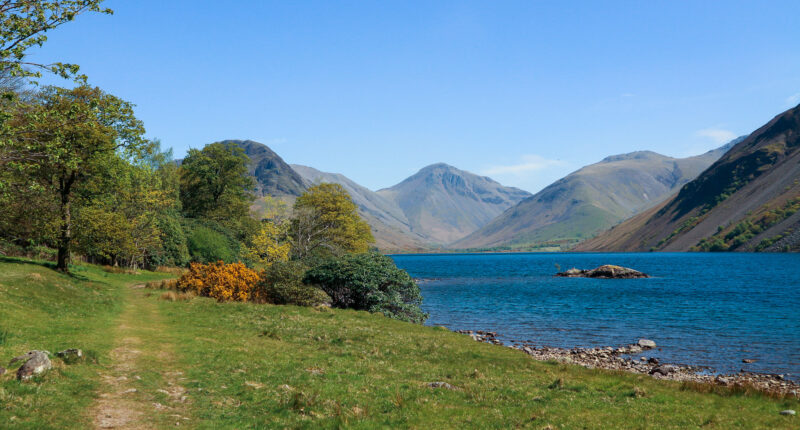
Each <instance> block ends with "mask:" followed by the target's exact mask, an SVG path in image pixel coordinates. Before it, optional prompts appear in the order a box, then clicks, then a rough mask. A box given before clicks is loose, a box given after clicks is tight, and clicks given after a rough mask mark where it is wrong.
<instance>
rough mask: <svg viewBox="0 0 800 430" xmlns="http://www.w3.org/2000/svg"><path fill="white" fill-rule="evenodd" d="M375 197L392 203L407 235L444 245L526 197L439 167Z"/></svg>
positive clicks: (483, 223) (477, 178)
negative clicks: (409, 232)
mask: <svg viewBox="0 0 800 430" xmlns="http://www.w3.org/2000/svg"><path fill="white" fill-rule="evenodd" d="M377 193H378V195H380V196H381V197H383V198H385V199H386V200H388V201H391V202H394V203H395V204H396V205H397V206H398V207H399V208H400V210H401V211H402V212H403V214H404V215H405V218H406V220H407V221H408V225H409V227H410V229H411V231H412V232H413V233H415V234H417V235H419V236H421V237H424V238H425V239H427V240H429V241H430V242H433V243H436V244H446V243H450V242H452V241H454V240H457V239H460V238H462V237H464V236H466V235H468V234H470V233H472V232H473V231H475V230H477V229H479V228H481V227H482V226H484V225H486V224H487V223H488V222H489V221H491V220H492V219H493V218H494V217H496V216H497V215H499V214H500V213H502V212H503V211H504V210H506V209H508V208H509V207H511V206H513V205H515V204H516V203H518V202H519V201H521V200H522V199H524V198H526V197H528V196H530V193H528V192H526V191H522V190H520V189H518V188H512V187H504V186H502V185H500V184H499V183H497V182H495V181H493V180H492V179H490V178H487V177H485V176H478V175H475V174H473V173H470V172H466V171H463V170H459V169H456V168H455V167H452V166H448V165H447V164H443V163H439V164H434V165H431V166H428V167H425V168H423V169H422V170H420V171H419V172H417V173H416V174H414V175H413V176H411V177H409V178H407V179H406V180H404V181H403V182H401V183H399V184H397V185H395V186H393V187H390V188H386V189H383V190H379V191H378V192H377Z"/></svg>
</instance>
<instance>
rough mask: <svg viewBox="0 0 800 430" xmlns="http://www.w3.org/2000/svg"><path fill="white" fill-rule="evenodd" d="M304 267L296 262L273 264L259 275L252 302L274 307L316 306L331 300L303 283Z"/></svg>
mask: <svg viewBox="0 0 800 430" xmlns="http://www.w3.org/2000/svg"><path fill="white" fill-rule="evenodd" d="M305 272H306V267H305V266H304V265H303V264H302V263H299V262H296V261H287V262H275V263H272V264H271V265H270V266H269V267H268V268H267V269H266V270H264V271H263V272H262V273H261V280H260V281H259V283H258V284H257V285H256V287H255V288H254V289H253V300H254V301H256V302H261V303H272V304H276V305H298V306H317V305H321V304H330V302H331V298H330V297H329V296H328V294H326V293H325V292H324V291H322V290H320V289H319V288H317V287H315V286H313V285H307V284H305V283H303V276H304V275H305Z"/></svg>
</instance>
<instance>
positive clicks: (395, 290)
mask: <svg viewBox="0 0 800 430" xmlns="http://www.w3.org/2000/svg"><path fill="white" fill-rule="evenodd" d="M303 280H304V281H305V283H306V284H312V285H319V287H320V288H321V289H322V290H323V291H325V292H326V293H328V295H329V296H330V297H331V299H332V303H331V304H332V306H334V307H339V308H352V309H359V310H366V311H370V312H381V313H383V314H384V315H386V316H387V317H390V318H395V319H399V320H403V321H410V322H414V323H419V324H421V323H422V322H424V321H425V319H426V318H427V315H426V314H425V313H424V312H422V310H421V309H420V304H422V296H421V295H420V291H419V286H418V285H417V284H416V283H415V282H414V280H413V279H411V276H409V275H408V273H407V272H406V271H405V270H401V269H398V268H397V266H395V264H394V261H393V260H392V259H391V258H389V257H386V256H384V255H380V254H377V253H368V254H348V255H344V256H343V257H340V258H338V259H335V260H330V261H328V262H326V263H323V264H321V265H319V266H317V267H315V268H313V269H311V270H309V271H308V272H306V275H305V277H304V279H303Z"/></svg>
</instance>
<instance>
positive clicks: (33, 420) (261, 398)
mask: <svg viewBox="0 0 800 430" xmlns="http://www.w3.org/2000/svg"><path fill="white" fill-rule="evenodd" d="M76 275H77V277H65V276H64V275H60V274H57V273H55V272H53V271H52V270H51V269H49V268H47V267H42V266H40V265H36V264H30V263H23V262H11V261H7V260H0V323H1V324H2V327H0V332H5V333H6V334H5V335H3V337H2V339H3V342H2V343H1V344H0V361H1V362H7V361H8V360H9V359H10V358H11V357H12V356H14V355H16V354H20V353H23V352H25V351H27V350H30V349H48V350H50V351H57V350H60V349H65V348H69V347H78V348H82V349H84V350H85V351H89V356H90V359H89V360H87V361H85V362H83V363H80V364H75V365H66V364H64V363H61V362H60V361H58V360H54V363H55V366H56V367H55V369H53V370H52V371H50V372H49V373H47V374H46V375H44V376H42V377H39V378H36V379H35V380H33V381H31V382H26V383H20V382H18V381H16V380H14V379H13V378H12V377H10V376H9V375H5V376H3V377H0V428H36V429H40V428H59V429H61V428H68V429H71V428H78V429H84V428H91V427H100V428H102V427H114V428H172V427H175V426H176V424H178V425H180V426H183V427H188V428H200V429H203V428H207V429H241V428H313V429H316V428H365V429H367V428H419V429H428V428H437V429H438V428H504V429H505V428H534V429H542V428H565V429H572V428H590V429H594V428H623V429H624V428H636V429H641V428H653V429H670V428H674V429H679V428H680V429H683V428H703V429H707V428H712V429H731V428H745V429H750V428H770V429H773V428H777V429H781V428H787V429H790V428H798V424H800V422H798V421H797V419H796V417H792V416H782V415H780V414H779V412H780V411H781V410H784V409H795V410H797V409H800V403H798V401H797V400H796V399H795V400H789V399H784V400H775V399H769V398H765V397H761V396H759V395H749V396H746V395H740V394H734V393H728V394H723V395H720V394H707V393H699V392H697V391H695V390H692V389H686V388H684V387H682V386H681V384H680V383H677V382H672V381H658V380H654V379H653V378H650V377H649V376H646V375H633V374H625V373H614V372H608V371H603V370H590V369H585V368H582V367H577V366H572V365H566V364H558V363H545V362H538V361H535V360H532V359H531V358H529V357H528V356H527V355H526V354H524V353H522V352H519V351H515V350H511V349H508V348H503V347H497V346H493V345H487V344H479V343H476V342H474V341H472V340H471V339H470V338H468V337H467V336H463V335H459V334H456V333H452V332H449V331H447V330H445V329H440V328H431V327H423V326H418V325H414V324H409V323H403V322H399V321H395V320H390V319H388V318H385V317H383V316H381V315H373V314H369V313H366V312H356V311H347V310H337V309H333V310H331V309H313V308H300V307H292V306H269V305H254V304H247V303H217V302H215V301H213V300H210V299H204V298H194V299H192V300H189V301H167V300H161V299H160V296H161V292H160V291H155V292H153V291H152V290H146V289H141V288H130V286H131V285H133V284H134V283H143V282H145V281H147V280H148V279H157V278H159V277H165V276H166V275H163V274H147V273H145V274H142V275H138V276H132V275H121V274H115V275H111V274H108V273H105V272H103V271H102V270H100V269H98V268H94V267H82V268H80V270H79V271H77V270H76ZM433 382H444V383H447V384H449V387H451V388H452V389H448V388H447V387H448V386H445V387H439V386H434V387H432V386H430V383H433Z"/></svg>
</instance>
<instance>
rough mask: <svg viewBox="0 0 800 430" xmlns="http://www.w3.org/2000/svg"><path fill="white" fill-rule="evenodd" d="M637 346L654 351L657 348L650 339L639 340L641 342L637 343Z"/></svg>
mask: <svg viewBox="0 0 800 430" xmlns="http://www.w3.org/2000/svg"><path fill="white" fill-rule="evenodd" d="M636 344H637V345H639V346H640V347H642V348H644V349H653V348H655V347H656V343H655V342H653V341H652V340H650V339H639V341H638V342H636Z"/></svg>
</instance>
